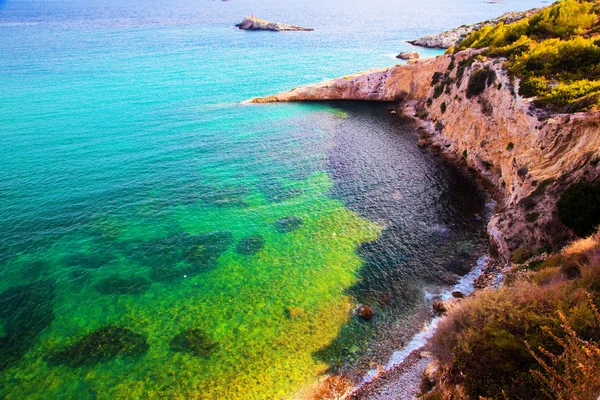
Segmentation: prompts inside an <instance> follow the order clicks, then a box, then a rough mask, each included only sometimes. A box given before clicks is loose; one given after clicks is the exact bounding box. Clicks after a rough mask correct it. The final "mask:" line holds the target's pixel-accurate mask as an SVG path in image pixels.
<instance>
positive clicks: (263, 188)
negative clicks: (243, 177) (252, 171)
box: [258, 182, 302, 203]
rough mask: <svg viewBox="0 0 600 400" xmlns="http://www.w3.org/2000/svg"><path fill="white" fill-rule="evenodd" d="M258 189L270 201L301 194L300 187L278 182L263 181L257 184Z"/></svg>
mask: <svg viewBox="0 0 600 400" xmlns="http://www.w3.org/2000/svg"><path fill="white" fill-rule="evenodd" d="M258 190H259V191H260V192H261V193H262V194H263V195H264V196H265V198H266V199H267V201H268V202H270V203H280V202H282V201H285V200H289V199H291V198H294V197H297V196H300V195H301V194H302V188H299V187H289V186H284V185H283V184H281V183H280V182H264V183H262V184H260V185H258Z"/></svg>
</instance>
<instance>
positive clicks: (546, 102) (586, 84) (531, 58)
mask: <svg viewBox="0 0 600 400" xmlns="http://www.w3.org/2000/svg"><path fill="white" fill-rule="evenodd" d="M599 15H600V1H599V0H592V1H585V0H564V1H561V2H559V3H556V4H554V5H552V6H550V7H547V8H545V9H542V10H541V11H540V12H538V13H537V14H535V15H533V16H531V17H529V18H525V19H523V20H521V21H518V22H515V23H513V24H508V25H505V24H504V23H499V24H498V25H495V26H485V27H483V28H481V29H479V30H478V31H476V32H474V33H472V34H471V35H470V36H468V37H467V38H466V39H465V40H464V41H462V42H461V43H460V45H459V46H458V49H457V50H464V49H467V48H470V47H471V48H485V47H487V48H488V49H487V50H486V52H485V54H486V55H489V56H496V57H498V56H501V57H507V58H508V70H509V72H510V73H511V74H512V75H514V76H517V77H519V78H521V79H522V81H521V88H520V91H519V93H520V94H521V95H522V96H525V97H536V100H535V104H536V105H537V106H544V107H548V108H551V109H554V110H560V111H565V112H575V111H583V110H591V109H596V108H598V107H599V105H600V37H599V34H600V24H599V22H598V16H599Z"/></svg>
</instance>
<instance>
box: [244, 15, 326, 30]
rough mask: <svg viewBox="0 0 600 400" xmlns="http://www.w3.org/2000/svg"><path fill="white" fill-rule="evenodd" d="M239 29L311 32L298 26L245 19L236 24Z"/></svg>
mask: <svg viewBox="0 0 600 400" xmlns="http://www.w3.org/2000/svg"><path fill="white" fill-rule="evenodd" d="M235 26H237V27H238V28H240V29H244V30H248V31H276V32H281V31H313V30H314V29H311V28H303V27H301V26H298V25H288V24H281V23H279V22H269V21H266V20H264V19H258V18H254V16H252V17H246V18H244V20H243V21H242V22H240V23H239V24H236V25H235Z"/></svg>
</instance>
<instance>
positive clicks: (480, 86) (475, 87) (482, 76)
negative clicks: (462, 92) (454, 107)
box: [467, 68, 496, 99]
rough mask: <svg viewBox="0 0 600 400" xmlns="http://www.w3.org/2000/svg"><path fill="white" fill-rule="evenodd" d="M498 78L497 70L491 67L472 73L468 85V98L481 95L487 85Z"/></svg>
mask: <svg viewBox="0 0 600 400" xmlns="http://www.w3.org/2000/svg"><path fill="white" fill-rule="evenodd" d="M495 80H496V72H494V70H492V69H489V68H483V69H479V70H477V71H475V72H473V73H472V74H471V77H470V78H469V84H468V85H467V98H469V99H470V98H471V97H474V96H479V95H480V94H481V93H483V92H484V90H485V89H486V87H487V86H489V85H491V84H493V83H494V81H495Z"/></svg>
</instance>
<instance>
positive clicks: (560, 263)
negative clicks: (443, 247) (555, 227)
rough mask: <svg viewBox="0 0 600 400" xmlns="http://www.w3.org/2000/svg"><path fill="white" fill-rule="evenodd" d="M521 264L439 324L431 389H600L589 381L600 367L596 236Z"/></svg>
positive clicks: (591, 393) (501, 393)
mask: <svg viewBox="0 0 600 400" xmlns="http://www.w3.org/2000/svg"><path fill="white" fill-rule="evenodd" d="M523 261H526V260H523ZM523 265H524V267H519V268H518V269H516V270H515V272H514V276H513V279H507V284H506V285H505V286H504V287H502V288H500V289H498V290H486V291H483V292H479V293H478V294H477V295H475V296H473V297H471V298H469V299H466V300H464V301H463V302H462V303H461V304H460V305H459V306H458V307H457V308H455V309H454V310H453V311H452V312H451V313H450V314H449V317H448V318H447V319H446V320H444V321H443V322H442V323H441V324H440V327H439V329H438V331H437V332H436V334H435V337H434V340H433V342H434V353H435V355H436V357H437V358H438V359H439V361H440V365H441V368H440V371H441V372H440V373H441V374H442V375H443V376H442V377H440V378H443V379H441V380H442V381H444V382H445V384H444V385H443V386H438V387H437V389H434V390H437V391H438V393H437V394H438V395H439V394H440V391H444V392H446V393H445V394H449V393H448V392H452V394H453V395H454V396H455V397H454V398H479V396H483V397H485V398H510V399H546V398H565V399H566V398H570V399H574V398H577V399H582V400H583V399H590V400H593V399H596V398H597V397H598V394H600V380H599V379H590V377H593V376H594V373H595V372H597V371H598V370H599V369H600V364H599V363H600V353H598V351H599V350H598V343H599V342H600V324H599V323H598V322H599V321H598V320H597V318H596V317H597V307H598V306H599V305H600V234H596V235H594V236H592V237H590V238H587V239H583V240H580V241H579V242H576V243H574V244H573V245H571V246H569V247H567V248H565V249H564V250H563V251H562V253H561V254H557V255H555V256H553V257H551V258H549V259H548V260H546V261H544V262H539V261H534V262H531V263H529V264H523ZM561 377H562V378H564V379H562V378H561ZM559 378H561V379H562V380H561V379H559ZM565 388H567V389H568V390H569V392H570V393H571V397H564V393H565V392H564V390H563V389H565ZM431 395H432V396H433V395H434V394H433V393H432V394H431ZM561 396H562V397H561ZM426 398H428V397H426ZM431 398H434V397H431Z"/></svg>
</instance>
